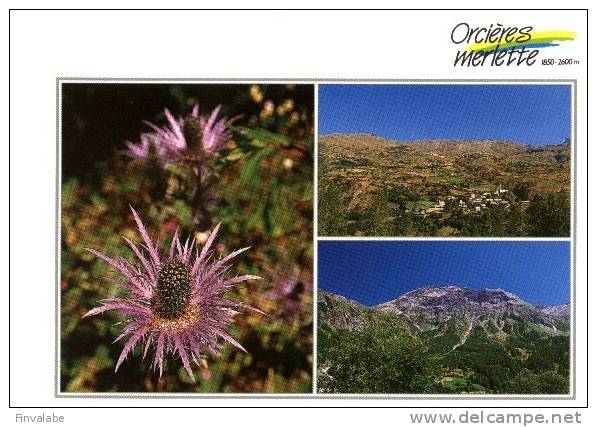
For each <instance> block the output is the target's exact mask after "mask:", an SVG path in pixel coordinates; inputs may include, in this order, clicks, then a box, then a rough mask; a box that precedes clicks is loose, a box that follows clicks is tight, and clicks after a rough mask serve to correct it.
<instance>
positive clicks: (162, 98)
mask: <svg viewBox="0 0 597 427" xmlns="http://www.w3.org/2000/svg"><path fill="white" fill-rule="evenodd" d="M313 97H314V93H313V86H312V85H280V84H278V85H263V84H261V85H238V84H192V85H191V84H70V83H69V84H63V86H62V217H61V283H60V291H61V331H60V333H61V376H60V387H61V390H62V391H63V392H199V393H211V392H220V393H309V392H311V382H312V378H311V374H312V363H313V360H312V356H313V354H312V348H313V310H312V298H313V295H312V289H313V287H312V283H313V282H312V279H313V273H312V270H313V244H312V242H313ZM195 102H199V105H200V108H201V112H202V114H205V113H208V112H209V111H211V109H212V108H214V107H215V106H217V105H219V104H222V106H223V110H222V111H223V113H224V114H225V115H227V116H228V117H232V116H235V115H237V114H242V118H241V119H240V120H239V121H238V122H236V123H235V126H234V137H233V141H231V142H230V143H229V144H228V146H227V149H226V150H225V151H224V152H223V154H222V157H221V158H220V159H219V160H218V173H219V179H218V182H217V184H216V186H215V188H214V190H213V193H214V194H215V195H216V196H217V197H216V198H215V199H214V201H213V202H212V203H210V206H209V207H208V210H209V213H210V215H209V219H208V222H209V223H210V224H209V226H210V227H209V228H213V227H214V226H215V225H216V224H217V223H218V222H220V221H221V222H222V229H221V232H220V237H219V239H218V241H217V242H218V245H217V247H216V249H217V252H216V255H217V256H218V255H220V254H222V255H225V254H228V253H230V252H231V251H233V250H235V249H237V248H240V247H244V246H252V248H251V249H250V250H249V251H247V252H245V253H243V254H242V255H241V256H240V257H239V258H238V259H237V262H236V263H235V264H234V266H233V268H232V270H231V274H258V275H260V276H262V277H264V278H265V280H263V281H260V282H249V283H247V284H243V285H241V286H240V287H238V288H237V289H235V290H233V291H230V294H229V295H228V296H229V297H230V298H234V299H237V300H241V301H243V302H245V303H248V304H250V305H252V306H254V307H257V308H259V309H261V310H263V311H264V312H265V313H267V315H266V316H264V315H260V314H258V313H254V312H250V313H245V314H241V315H239V316H237V317H236V321H235V323H234V325H233V330H232V334H233V336H234V337H236V338H237V340H238V341H239V342H240V343H242V344H243V346H245V348H246V349H247V351H248V353H246V354H245V353H242V352H239V351H237V350H235V349H232V348H231V347H230V346H229V345H227V344H226V345H224V349H223V352H222V355H221V357H219V358H213V357H210V358H208V367H207V368H204V369H199V368H196V369H195V371H196V375H195V377H196V380H197V383H196V384H194V383H193V382H192V381H191V379H190V378H189V377H188V375H187V374H186V373H185V372H184V370H183V368H182V363H181V361H180V360H179V359H176V358H173V357H168V360H167V363H166V364H165V367H164V373H163V375H162V377H161V378H160V377H159V375H157V374H155V373H153V372H152V371H151V369H150V367H149V363H148V361H147V360H146V361H142V358H141V355H140V350H139V348H136V349H135V352H134V354H131V355H129V357H128V358H127V360H126V361H125V362H124V363H123V365H122V366H121V367H120V369H119V370H118V372H116V373H114V367H115V363H116V360H117V359H118V356H119V354H120V351H121V350H122V345H123V344H122V343H121V342H118V343H115V344H112V342H113V341H114V340H115V339H116V337H117V336H118V335H119V330H120V326H117V325H115V324H116V323H117V322H118V321H119V320H120V319H119V317H118V315H117V314H114V313H106V314H104V315H101V316H95V317H92V318H86V319H82V316H83V314H85V312H87V311H88V310H90V309H91V308H93V307H95V306H97V304H98V303H97V301H98V300H100V299H103V298H106V297H108V296H111V295H113V294H114V293H115V292H116V291H117V290H116V288H115V287H114V286H113V285H112V284H111V282H110V280H109V279H110V278H113V277H115V276H116V273H115V272H113V271H112V270H111V269H110V268H109V267H107V265H106V264H105V263H104V262H102V261H99V260H97V259H96V258H95V257H93V256H92V255H91V254H89V253H87V252H85V251H84V250H83V248H85V247H89V248H95V249H98V250H100V251H102V252H104V253H105V254H107V255H109V256H111V257H114V256H116V255H122V256H125V257H127V258H128V259H132V257H131V253H130V252H129V251H128V250H127V249H126V247H125V246H124V244H123V241H122V239H121V236H126V237H128V238H132V239H134V240H135V241H139V240H140V237H139V236H138V234H137V230H136V226H135V224H134V221H133V219H132V215H131V213H130V208H129V205H131V206H133V207H134V208H135V209H136V210H137V211H138V212H139V214H140V215H141V218H142V219H143V221H144V223H145V225H146V227H147V228H148V230H149V232H150V235H151V236H152V237H154V238H155V237H158V236H159V238H160V242H163V243H162V245H163V247H166V246H167V245H168V244H169V242H170V240H171V238H172V234H173V232H174V229H175V228H176V227H179V228H180V231H181V232H182V235H183V236H186V235H195V236H196V237H197V238H198V239H199V240H201V239H204V238H205V234H203V233H204V232H205V231H208V230H199V229H197V227H195V226H193V221H192V209H191V207H190V206H189V203H188V202H187V201H186V199H185V197H184V195H182V194H180V192H177V191H176V186H175V185H174V184H173V182H175V181H176V176H174V175H173V173H172V172H171V171H168V170H162V169H158V168H155V167H152V166H149V165H146V164H143V163H140V162H134V161H131V160H130V159H127V158H126V157H125V156H123V154H122V150H123V149H124V148H125V145H124V141H126V140H129V141H133V142H135V141H138V139H139V134H140V133H141V132H146V131H148V130H149V129H148V128H147V127H146V126H145V125H144V124H143V123H142V120H149V121H153V122H154V123H157V124H159V125H164V124H165V119H164V114H163V110H164V108H168V109H169V110H170V111H171V112H172V113H173V114H174V115H175V116H177V115H179V114H184V113H188V112H190V110H191V108H192V106H193V104H194V103H195ZM173 188H174V189H173ZM148 360H149V359H148Z"/></svg>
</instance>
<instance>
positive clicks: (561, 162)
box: [318, 85, 573, 237]
mask: <svg viewBox="0 0 597 427" xmlns="http://www.w3.org/2000/svg"><path fill="white" fill-rule="evenodd" d="M570 97H571V92H570V86H568V85H322V86H321V87H320V107H319V123H320V130H319V134H320V137H319V156H318V159H319V224H318V225H319V235H321V236H439V237H449V236H479V237H525V236H531V237H569V236H570V194H571V182H570V171H571V162H572V160H571V159H572V152H573V150H572V147H571V138H570V136H571V125H570V123H571V119H570V118H571V98H570Z"/></svg>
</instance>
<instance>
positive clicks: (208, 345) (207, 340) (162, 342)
mask: <svg viewBox="0 0 597 427" xmlns="http://www.w3.org/2000/svg"><path fill="white" fill-rule="evenodd" d="M131 210H132V211H133V216H134V218H135V222H136V223H137V227H138V228H139V233H140V234H141V237H142V238H143V242H144V243H141V244H139V246H137V245H136V244H135V243H133V242H132V241H130V240H129V239H127V238H126V237H123V239H124V240H125V241H126V243H127V244H128V246H129V247H130V249H131V250H132V251H133V253H134V254H135V257H136V261H137V263H138V264H136V265H135V264H133V263H131V262H130V261H128V260H127V259H125V258H123V257H116V258H114V259H113V258H109V257H108V256H106V255H104V254H102V253H101V252H98V251H96V250H94V249H87V250H88V251H89V252H91V253H92V254H94V255H96V256H97V257H98V258H100V259H102V260H103V261H105V262H106V263H108V264H109V265H110V266H111V267H112V268H114V269H115V270H116V271H118V272H119V273H120V274H121V275H122V276H123V279H121V280H119V281H117V282H116V284H117V285H118V287H119V288H121V289H122V290H124V291H125V295H124V296H122V297H113V298H109V299H106V300H102V301H100V302H101V306H100V307H96V308H94V309H92V310H90V311H89V312H87V313H86V314H85V315H84V316H83V317H87V316H94V315H97V314H100V313H103V312H105V311H111V310H113V311H116V312H118V313H119V314H120V315H121V316H122V317H123V318H124V322H123V323H124V325H125V326H124V328H123V329H122V331H121V334H120V336H119V337H118V338H117V339H116V341H119V340H121V339H123V338H127V341H126V344H125V345H124V348H123V350H122V353H121V354H120V357H119V358H118V362H117V363H116V370H118V368H119V366H120V365H121V364H122V362H123V361H124V360H125V359H126V357H127V355H128V354H129V353H130V352H131V351H132V350H133V349H134V348H135V346H136V345H137V344H141V346H142V348H143V358H145V357H146V356H147V354H148V353H150V350H151V353H153V362H152V367H153V369H154V371H155V370H156V369H159V371H160V376H161V375H162V368H163V362H164V358H165V357H166V356H167V355H169V354H171V355H173V356H174V355H176V354H178V356H179V357H180V358H181V360H182V363H183V365H184V367H185V369H186V371H187V372H188V373H189V375H190V376H191V378H193V380H194V379H195V378H194V376H193V370H192V368H191V360H192V361H194V362H195V363H196V364H197V365H198V366H200V357H201V355H202V354H205V353H210V354H212V355H218V354H219V351H220V348H221V344H220V342H221V340H224V341H226V342H228V343H230V344H231V345H233V346H234V347H236V348H238V349H240V350H242V351H245V352H246V350H245V349H244V348H243V346H242V345H241V344H239V343H238V342H237V341H236V340H235V339H234V338H232V337H231V336H230V335H228V333H227V332H226V330H227V328H228V326H229V325H230V324H231V323H232V319H233V317H234V316H235V315H236V314H238V310H239V309H251V310H254V311H257V312H259V313H263V312H261V311H260V310H257V309H255V308H253V307H250V306H248V305H245V304H243V303H240V302H235V301H231V300H229V299H226V298H224V296H223V294H224V292H225V291H226V290H227V289H230V288H232V287H234V286H235V285H237V284H239V283H242V282H245V281H247V280H260V279H261V277H259V276H253V275H243V276H236V277H231V278H226V277H225V273H226V271H227V270H228V269H229V268H230V266H229V265H227V263H228V262H229V261H231V260H232V259H233V258H234V257H236V256H237V255H239V254H240V253H242V252H244V251H245V250H247V249H249V248H243V249H239V250H237V251H234V252H232V253H231V254H229V255H228V256H226V257H224V258H221V259H219V260H215V259H212V254H213V250H212V249H211V248H212V245H213V243H214V240H215V238H216V235H217V232H218V229H219V227H220V225H219V224H218V225H217V226H216V227H215V228H214V230H213V231H212V232H211V234H210V236H209V238H208V239H207V242H206V243H205V246H203V248H202V249H201V251H199V248H198V247H196V246H195V241H194V239H193V241H192V242H191V243H190V245H189V239H187V240H186V242H185V243H184V245H182V244H181V242H180V239H179V238H178V231H176V232H175V233H174V237H173V238H172V243H171V244H170V250H169V251H168V253H167V254H160V253H159V252H158V249H157V246H158V243H155V244H154V242H152V241H151V239H150V237H149V235H148V233H147V230H146V229H145V227H144V226H143V223H142V222H141V219H140V218H139V216H138V215H137V212H135V210H134V209H133V208H132V207H131ZM116 341H115V342H116Z"/></svg>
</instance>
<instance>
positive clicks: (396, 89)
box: [318, 84, 571, 145]
mask: <svg viewBox="0 0 597 427" xmlns="http://www.w3.org/2000/svg"><path fill="white" fill-rule="evenodd" d="M318 106H319V133H320V134H321V135H327V134H330V133H372V134H375V135H379V136H382V137H384V138H386V139H397V140H420V139H500V140H502V139H506V140H511V141H514V142H519V143H523V144H531V145H546V144H559V143H561V142H562V141H563V140H564V139H565V138H568V137H570V135H571V133H570V126H571V124H570V121H571V116H570V111H571V110H570V109H571V87H570V86H569V85H504V84H500V85H492V84H485V85H469V84H466V85H455V84H454V85H450V84H445V85H444V84H442V85H428V84H416V85H414V84H401V85H400V84H399V85H365V84H363V85H354V84H353V85H320V86H319V103H318Z"/></svg>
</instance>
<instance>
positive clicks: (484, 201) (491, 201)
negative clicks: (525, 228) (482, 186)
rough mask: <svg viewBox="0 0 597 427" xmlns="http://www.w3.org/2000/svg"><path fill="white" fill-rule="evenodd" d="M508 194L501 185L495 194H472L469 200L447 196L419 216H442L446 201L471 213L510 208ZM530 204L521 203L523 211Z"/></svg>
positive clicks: (524, 201)
mask: <svg viewBox="0 0 597 427" xmlns="http://www.w3.org/2000/svg"><path fill="white" fill-rule="evenodd" d="M507 193H508V190H506V189H504V188H502V186H501V185H500V186H499V188H497V189H496V190H495V192H493V193H491V192H485V193H470V194H469V196H468V198H466V197H456V196H447V197H446V198H445V200H442V199H440V200H438V201H437V202H436V203H435V204H434V205H433V206H431V207H429V208H427V209H423V210H421V211H419V212H418V214H419V215H423V216H428V215H439V214H442V213H443V212H444V210H445V208H446V201H449V202H450V203H457V204H458V206H460V207H461V208H462V209H463V210H465V211H469V212H480V211H482V210H483V209H489V208H490V207H492V206H498V205H501V206H504V207H506V208H509V207H510V202H509V201H508V200H506V197H507V196H506V194H507ZM529 203H530V202H529V201H528V200H523V201H521V202H520V204H521V206H522V208H523V209H526V208H527V207H528V206H529Z"/></svg>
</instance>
